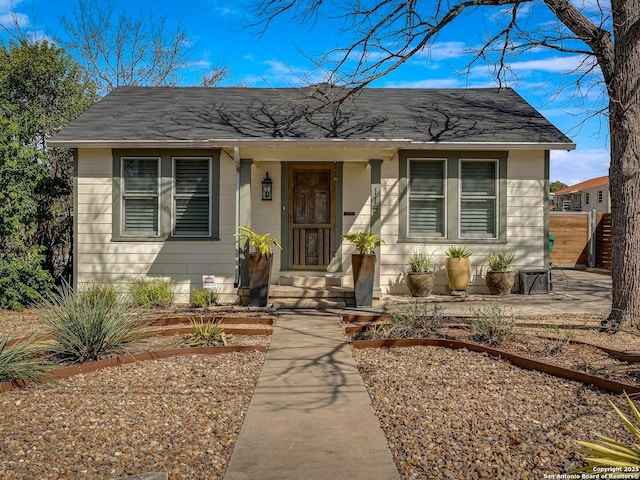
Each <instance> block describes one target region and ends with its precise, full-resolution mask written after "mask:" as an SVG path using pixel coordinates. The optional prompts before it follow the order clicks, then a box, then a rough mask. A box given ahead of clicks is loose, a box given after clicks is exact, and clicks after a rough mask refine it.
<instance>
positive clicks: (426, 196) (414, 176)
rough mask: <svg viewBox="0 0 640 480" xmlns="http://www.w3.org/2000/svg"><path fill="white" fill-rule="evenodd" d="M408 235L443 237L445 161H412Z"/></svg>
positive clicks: (410, 167)
mask: <svg viewBox="0 0 640 480" xmlns="http://www.w3.org/2000/svg"><path fill="white" fill-rule="evenodd" d="M408 176H409V181H408V183H409V209H408V210H409V212H408V213H409V232H408V233H409V236H425V237H442V236H444V229H445V225H444V216H445V208H444V205H445V188H444V181H445V161H444V160H440V159H438V160H410V161H409V175H408Z"/></svg>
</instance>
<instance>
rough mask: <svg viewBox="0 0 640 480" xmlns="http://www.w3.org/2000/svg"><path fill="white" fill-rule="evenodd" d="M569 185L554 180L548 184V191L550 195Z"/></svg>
mask: <svg viewBox="0 0 640 480" xmlns="http://www.w3.org/2000/svg"><path fill="white" fill-rule="evenodd" d="M568 186H569V185H567V184H566V183H563V182H561V181H560V180H555V181H553V182H551V183H550V184H549V190H550V191H551V193H553V192H557V191H558V190H562V189H563V188H567V187H568Z"/></svg>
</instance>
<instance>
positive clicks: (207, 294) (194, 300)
mask: <svg viewBox="0 0 640 480" xmlns="http://www.w3.org/2000/svg"><path fill="white" fill-rule="evenodd" d="M219 296H220V294H219V293H218V290H214V289H211V288H203V289H201V290H200V289H193V290H191V293H190V295H189V305H191V306H192V307H209V306H211V305H215V304H216V303H218V298H219Z"/></svg>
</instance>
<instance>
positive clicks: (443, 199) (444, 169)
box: [405, 157, 449, 239]
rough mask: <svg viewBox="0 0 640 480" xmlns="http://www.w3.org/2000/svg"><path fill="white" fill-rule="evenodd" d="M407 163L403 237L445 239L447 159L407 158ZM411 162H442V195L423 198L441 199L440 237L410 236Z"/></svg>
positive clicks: (427, 235)
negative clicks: (405, 210)
mask: <svg viewBox="0 0 640 480" xmlns="http://www.w3.org/2000/svg"><path fill="white" fill-rule="evenodd" d="M406 162H407V175H406V181H407V187H406V188H407V221H406V225H405V236H406V238H429V239H431V238H438V239H441V238H447V231H448V221H447V220H448V205H447V203H448V195H447V192H448V188H447V181H448V178H449V175H448V165H447V163H448V162H447V158H446V157H408V158H407V159H406ZM411 162H442V164H443V177H442V191H443V194H442V195H441V196H440V195H427V196H425V197H424V198H427V199H431V198H442V207H443V208H442V210H443V212H442V214H443V217H444V218H443V219H442V225H443V229H442V230H443V231H442V234H441V235H436V234H434V235H430V234H428V233H418V234H411V224H410V209H411V182H410V180H411Z"/></svg>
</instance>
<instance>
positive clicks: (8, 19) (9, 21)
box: [0, 6, 29, 30]
mask: <svg viewBox="0 0 640 480" xmlns="http://www.w3.org/2000/svg"><path fill="white" fill-rule="evenodd" d="M0 11H2V6H0ZM0 24H2V25H4V26H5V27H7V28H9V29H10V30H13V28H14V27H15V26H16V24H17V26H18V27H20V28H23V27H26V26H27V25H29V17H27V16H26V15H25V14H23V13H17V12H11V11H8V12H7V13H3V14H0Z"/></svg>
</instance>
